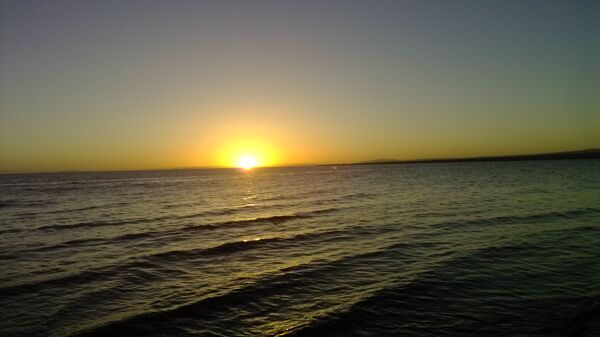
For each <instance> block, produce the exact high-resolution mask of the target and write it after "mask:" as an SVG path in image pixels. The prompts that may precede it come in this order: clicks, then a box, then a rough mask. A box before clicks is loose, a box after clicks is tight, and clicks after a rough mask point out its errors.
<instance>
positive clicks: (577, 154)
mask: <svg viewBox="0 0 600 337" xmlns="http://www.w3.org/2000/svg"><path fill="white" fill-rule="evenodd" d="M573 159H600V149H590V150H581V151H567V152H552V153H538V154H524V155H508V156H486V157H467V158H438V159H416V160H381V161H379V160H375V161H364V162H356V163H344V164H323V165H318V166H346V165H384V164H436V163H464V162H492V161H528V160H573Z"/></svg>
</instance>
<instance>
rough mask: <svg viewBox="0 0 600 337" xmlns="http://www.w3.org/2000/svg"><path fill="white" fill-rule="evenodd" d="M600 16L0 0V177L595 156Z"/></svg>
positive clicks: (575, 6) (551, 5) (401, 4)
mask: <svg viewBox="0 0 600 337" xmlns="http://www.w3.org/2000/svg"><path fill="white" fill-rule="evenodd" d="M599 93H600V2H598V1H595V0H592V1H553V0H544V1H525V0H520V1H509V0H505V1H468V0H464V1H427V0H419V1H401V0H394V1H311V0H308V1H307V0H303V1H254V0H247V1H228V0H219V1H182V0H173V1H153V0H144V1H132V0H129V1H128V0H122V1H109V0H107V1H85V0H74V1H61V0H56V1H29V0H3V1H1V2H0V172H40V171H64V170H129V169H161V168H183V167H214V166H219V167H220V166H235V165H236V160H237V159H236V158H239V157H240V156H247V155H250V156H254V157H255V159H256V160H257V161H258V162H259V164H260V165H266V166H269V165H294V164H311V163H312V164H319V163H347V162H356V161H365V160H373V159H378V158H393V159H399V160H408V159H423V158H449V157H467V156H483V155H503V154H525V153H540V152H554V151H565V150H578V149H588V148H600V94H599Z"/></svg>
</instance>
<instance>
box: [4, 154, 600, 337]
mask: <svg viewBox="0 0 600 337" xmlns="http://www.w3.org/2000/svg"><path fill="white" fill-rule="evenodd" d="M0 266H1V269H0V336H3V337H11V336H27V337H35V336H108V337H113V336H127V337H135V336H276V335H290V336H418V337H424V336H600V160H574V161H540V162H501V163H453V164H429V165H425V164H414V165H373V166H343V167H342V166H340V167H337V168H334V167H307V168H281V169H258V170H255V171H252V172H241V171H238V170H186V171H157V172H113V173H71V174H43V175H42V174H36V175H5V176H0Z"/></svg>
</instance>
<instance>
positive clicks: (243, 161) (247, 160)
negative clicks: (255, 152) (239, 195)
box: [237, 156, 258, 170]
mask: <svg viewBox="0 0 600 337" xmlns="http://www.w3.org/2000/svg"><path fill="white" fill-rule="evenodd" d="M237 165H238V166H239V167H241V168H243V169H244V170H249V169H251V168H253V167H255V166H256V165H258V162H257V160H256V158H254V157H252V156H242V157H240V158H239V159H238V162H237Z"/></svg>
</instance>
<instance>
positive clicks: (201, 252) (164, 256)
mask: <svg viewBox="0 0 600 337" xmlns="http://www.w3.org/2000/svg"><path fill="white" fill-rule="evenodd" d="M285 218H286V217H285V216H278V217H268V218H259V219H253V220H252V221H271V222H272V221H275V222H280V221H284V219H285ZM339 233H340V231H339V230H333V231H319V232H309V233H301V234H297V235H293V236H288V237H271V238H256V239H247V240H241V241H232V242H225V243H222V244H220V245H217V246H213V247H206V248H194V249H189V250H172V251H166V252H161V253H156V254H151V255H146V256H137V257H135V258H133V259H132V260H131V261H128V262H125V263H120V264H117V265H113V266H109V267H105V268H101V269H96V270H84V271H82V272H78V273H76V274H69V275H66V276H62V277H58V278H53V279H45V280H40V281H34V282H31V283H24V284H16V285H7V286H3V287H0V295H1V294H9V293H11V294H14V293H21V292H28V291H31V290H32V289H38V290H39V289H43V288H45V287H47V286H49V285H61V286H67V283H69V282H71V281H78V282H79V281H80V280H84V279H86V275H88V274H89V275H103V276H107V275H111V274H115V273H118V272H119V271H122V270H128V269H130V268H133V267H135V266H137V265H147V264H148V263H150V264H151V265H157V264H161V263H164V262H166V261H181V260H182V259H185V258H190V257H202V256H205V257H210V256H214V255H222V254H231V253H235V252H239V251H246V250H250V249H255V248H258V247H261V246H269V248H270V249H272V248H274V247H273V244H274V243H277V244H289V243H294V242H300V241H303V240H306V239H311V238H315V237H324V236H336V235H337V234H339ZM146 235H147V233H132V234H126V235H123V236H120V237H119V238H120V239H121V240H126V239H128V238H135V237H143V236H146ZM96 241H101V239H100V240H98V239H81V240H72V241H69V242H66V243H62V244H59V245H55V246H51V247H42V248H36V249H35V251H36V252H43V251H47V250H51V249H56V248H58V247H70V246H69V245H72V244H75V243H85V242H96ZM19 253H22V252H19ZM14 254H15V253H13V254H10V255H8V254H7V255H5V256H2V258H12V257H14V256H15V255H14Z"/></svg>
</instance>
